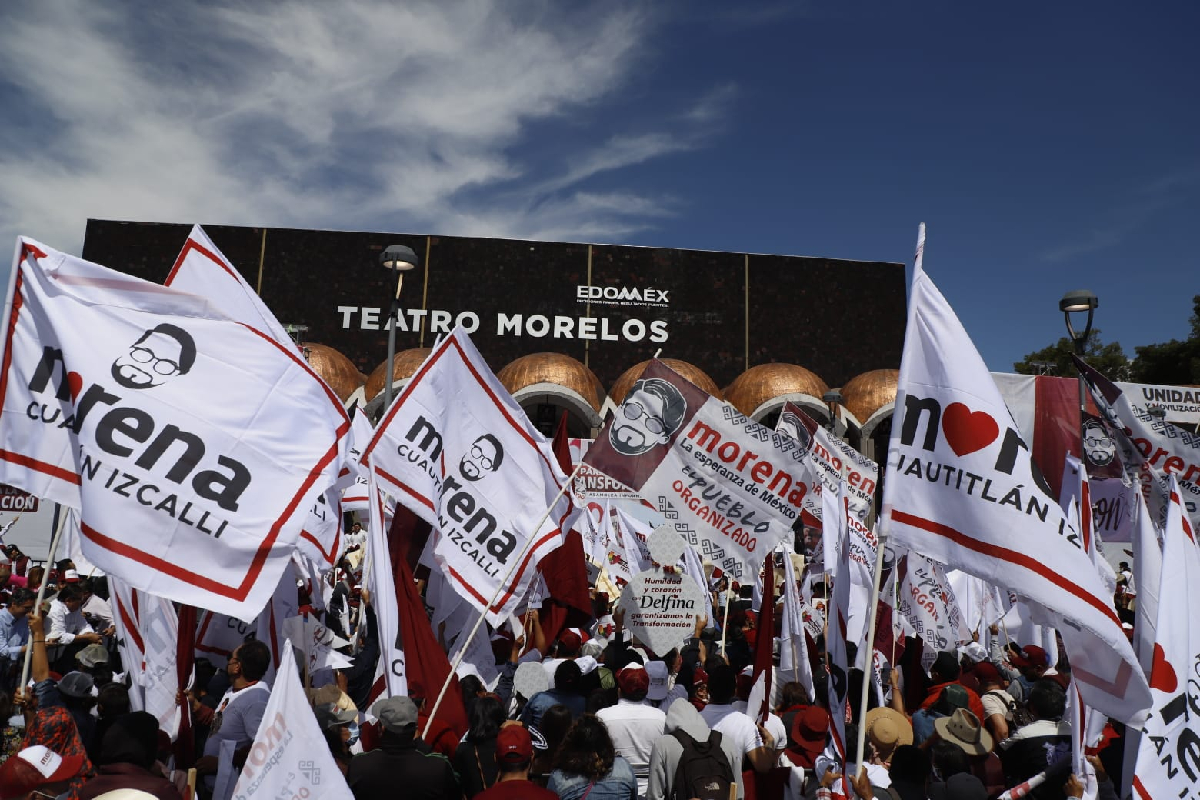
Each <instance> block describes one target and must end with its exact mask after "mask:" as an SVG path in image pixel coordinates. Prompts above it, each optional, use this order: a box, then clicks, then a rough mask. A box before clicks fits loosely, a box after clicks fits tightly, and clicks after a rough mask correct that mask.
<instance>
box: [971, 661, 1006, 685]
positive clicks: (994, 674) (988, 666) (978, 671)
mask: <svg viewBox="0 0 1200 800" xmlns="http://www.w3.org/2000/svg"><path fill="white" fill-rule="evenodd" d="M972 672H974V673H975V677H976V678H978V679H979V682H980V683H1002V682H1003V680H1004V679H1003V678H1001V677H1000V670H998V669H996V665H995V664H993V663H992V662H990V661H980V662H979V663H978V664H976V665H975V668H974V669H973V670H972Z"/></svg>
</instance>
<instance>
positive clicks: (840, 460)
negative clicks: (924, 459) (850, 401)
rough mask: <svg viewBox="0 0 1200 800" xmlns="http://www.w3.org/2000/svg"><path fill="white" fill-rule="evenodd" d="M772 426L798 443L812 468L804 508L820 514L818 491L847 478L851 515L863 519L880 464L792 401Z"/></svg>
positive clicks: (869, 509)
mask: <svg viewBox="0 0 1200 800" xmlns="http://www.w3.org/2000/svg"><path fill="white" fill-rule="evenodd" d="M775 430H776V431H778V432H779V433H783V434H786V435H788V436H790V437H791V438H793V439H795V440H796V441H797V442H799V443H800V449H801V450H802V451H803V452H804V453H805V457H806V460H807V462H808V464H809V467H810V468H811V470H812V473H811V478H810V481H811V482H812V483H813V484H815V485H816V491H810V492H809V494H808V495H806V496H805V505H804V510H805V511H807V512H808V513H810V514H812V516H813V517H815V518H816V519H818V520H819V519H820V518H821V501H820V499H819V497H817V495H818V493H819V492H821V491H829V492H833V493H834V494H837V492H838V483H839V481H843V480H844V481H845V482H846V499H847V501H848V502H849V504H850V516H851V517H853V518H854V519H856V520H858V521H859V522H860V523H864V524H865V523H866V522H867V521H868V520H869V519H870V518H871V515H872V513H873V512H874V510H875V488H876V487H877V486H878V485H879V465H878V464H876V463H875V462H874V461H872V460H871V459H869V458H867V457H866V456H864V455H863V454H862V453H860V452H858V451H857V450H855V449H854V448H853V447H851V446H850V444H849V443H848V442H846V441H845V440H843V439H840V438H838V437H836V436H833V435H831V434H830V433H829V431H827V430H826V429H825V428H823V427H821V425H819V424H818V423H817V421H816V420H815V419H813V418H812V417H810V416H809V415H808V414H807V413H805V411H804V409H802V408H800V406H798V405H796V404H795V403H790V402H789V403H786V404H785V405H784V407H783V411H782V412H781V413H780V415H779V421H778V422H777V423H776V424H775Z"/></svg>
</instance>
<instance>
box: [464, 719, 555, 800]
mask: <svg viewBox="0 0 1200 800" xmlns="http://www.w3.org/2000/svg"><path fill="white" fill-rule="evenodd" d="M532 763H533V738H532V737H531V736H530V735H529V730H528V729H527V728H526V727H525V726H524V725H520V724H517V725H505V726H504V727H503V728H501V729H500V732H499V733H498V734H496V766H497V768H498V769H499V773H498V775H497V777H496V782H495V784H493V785H492V787H491V788H490V789H486V790H484V791H483V792H480V793H479V794H477V795H475V797H476V800H558V795H557V794H555V793H554V792H552V791H550V790H549V789H543V788H542V787H541V786H538V785H537V784H536V783H534V782H533V781H531V780H529V767H530V765H531V764H532Z"/></svg>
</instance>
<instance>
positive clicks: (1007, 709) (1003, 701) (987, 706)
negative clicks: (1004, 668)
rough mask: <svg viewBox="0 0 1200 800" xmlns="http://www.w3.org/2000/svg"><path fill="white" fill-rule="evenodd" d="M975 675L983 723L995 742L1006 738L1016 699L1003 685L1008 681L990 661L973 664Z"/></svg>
mask: <svg viewBox="0 0 1200 800" xmlns="http://www.w3.org/2000/svg"><path fill="white" fill-rule="evenodd" d="M975 677H976V678H978V679H979V688H980V693H979V699H980V701H981V702H982V703H983V713H984V718H983V724H984V727H986V728H987V729H988V732H989V733H990V734H992V738H993V739H995V740H996V741H997V742H1002V741H1004V740H1005V739H1007V738H1008V734H1009V725H1010V724H1011V723H1012V721H1013V715H1012V710H1011V709H1012V707H1013V706H1014V705H1015V704H1016V700H1015V699H1014V698H1013V696H1012V695H1011V694H1009V693H1008V692H1007V691H1006V690H1005V687H1006V686H1007V685H1008V682H1007V681H1006V680H1004V678H1003V677H1001V675H1000V670H998V669H996V665H995V664H993V663H992V662H990V661H984V662H982V663H979V664H976V665H975Z"/></svg>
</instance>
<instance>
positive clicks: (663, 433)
mask: <svg viewBox="0 0 1200 800" xmlns="http://www.w3.org/2000/svg"><path fill="white" fill-rule="evenodd" d="M686 413H687V401H685V400H684V399H683V394H681V393H680V391H679V390H678V389H677V388H675V387H674V386H673V385H672V384H670V383H668V382H667V381H665V380H663V379H661V378H643V379H642V380H640V381H638V382H637V383H635V384H634V385H633V389H632V390H631V391H630V393H629V397H628V398H626V400H625V402H624V403H623V404H622V405H621V408H620V409H619V410H618V412H617V414H616V416H615V417H614V419H613V424H612V425H611V426H610V427H609V429H608V441H609V444H611V445H612V448H613V449H614V450H616V451H617V452H618V453H620V454H621V455H626V456H640V455H642V454H643V453H648V452H650V451H651V450H653V449H654V448H655V447H657V446H659V445H663V444H666V443H667V442H668V441H669V440H670V438H671V436H672V435H673V434H674V433H675V431H677V430H679V428H680V427H681V426H682V425H683V417H684V415H685V414H686Z"/></svg>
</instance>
